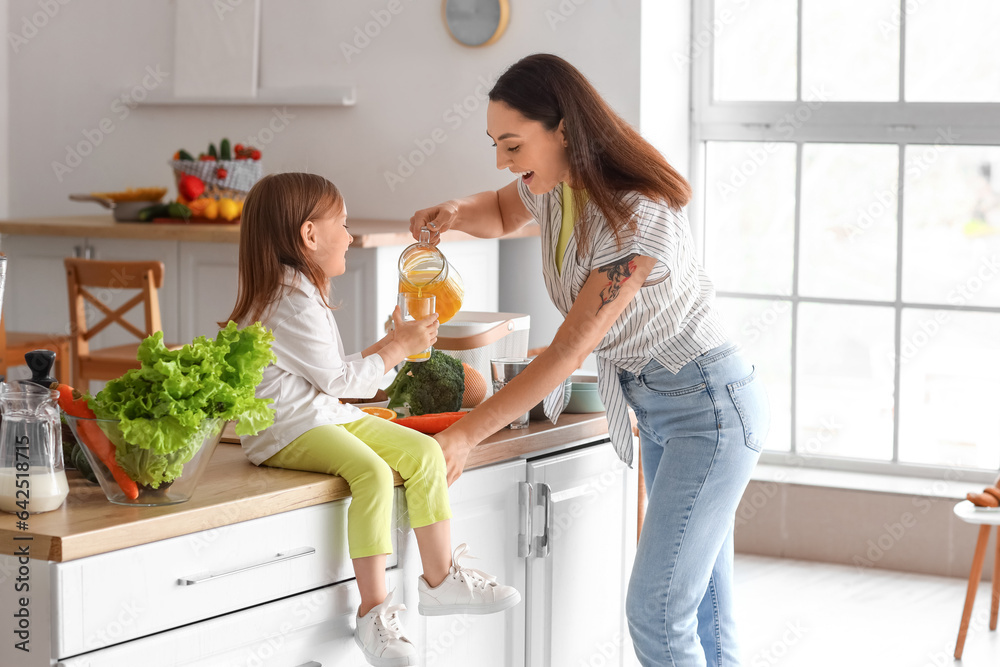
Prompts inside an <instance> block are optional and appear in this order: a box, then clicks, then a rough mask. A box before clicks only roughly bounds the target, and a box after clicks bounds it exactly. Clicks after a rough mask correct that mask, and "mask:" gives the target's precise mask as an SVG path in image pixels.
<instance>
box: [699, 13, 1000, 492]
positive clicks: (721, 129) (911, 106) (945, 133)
mask: <svg viewBox="0 0 1000 667" xmlns="http://www.w3.org/2000/svg"><path fill="white" fill-rule="evenodd" d="M906 3H907V0H900V2H899V12H900V26H899V48H900V58H899V100H900V101H896V102H827V101H810V100H803V99H802V29H803V26H802V5H803V0H797V2H796V12H797V17H796V31H797V35H796V98H797V99H796V100H794V101H780V102H760V101H752V102H736V101H722V102H720V101H716V100H715V99H713V97H712V96H713V91H714V78H713V75H714V55H715V36H716V34H717V33H716V32H715V30H714V29H713V26H715V25H716V24H715V23H714V16H715V1H714V0H701V1H699V0H692V2H691V42H690V46H691V52H690V54H689V61H688V62H689V65H690V76H691V91H690V94H691V98H690V99H691V135H690V156H691V157H690V161H691V163H690V172H689V173H690V174H691V181H692V186H693V196H692V199H691V203H690V204H689V218H690V220H691V226H692V231H693V233H694V236H695V240H696V243H697V245H698V248H699V252H700V254H701V259H702V261H703V262H704V261H705V259H706V248H705V242H704V240H705V236H706V235H705V229H706V224H708V221H707V220H706V219H705V197H706V187H707V182H706V181H707V176H706V171H705V170H706V160H705V153H706V146H707V143H708V142H710V141H723V142H728V141H732V142H737V141H742V142H781V143H791V144H794V145H795V151H796V157H795V165H796V169H795V199H796V200H795V212H794V231H793V259H792V293H791V294H790V295H788V294H753V293H745V292H732V291H719V292H718V296H720V297H727V298H729V297H731V298H739V299H759V300H764V301H783V302H787V303H789V304H790V305H791V327H792V330H791V340H792V346H791V350H789V355H790V372H791V378H790V382H791V385H790V389H791V423H790V424H789V426H790V428H791V449H790V451H788V452H777V451H767V450H765V451H764V452H763V453H762V455H761V462H762V463H771V464H779V465H786V466H806V467H811V468H820V469H827V470H843V471H849V472H864V473H880V474H892V475H905V476H911V477H925V478H942V477H945V478H949V479H954V480H961V481H968V482H992V481H993V480H994V478H995V476H996V471H989V470H981V469H973V468H960V467H955V466H945V465H929V464H917V463H905V462H900V460H899V432H900V424H899V416H900V409H899V408H900V391H899V389H900V374H901V346H902V326H901V324H902V315H903V309H904V308H906V309H915V310H923V309H926V310H933V311H942V310H943V311H960V312H988V313H996V314H1000V307H983V306H955V305H952V304H929V303H920V302H911V301H904V300H903V298H902V293H901V292H902V284H903V283H902V272H903V260H904V258H903V226H902V212H903V210H904V201H905V196H906V193H905V189H904V182H903V180H904V177H905V155H906V151H905V149H906V147H907V146H912V145H918V146H919V145H933V144H935V143H942V142H945V143H948V144H951V145H955V146H964V145H970V146H1000V123H998V122H997V121H996V119H998V118H1000V103H991V102H975V103H968V102H960V103H948V102H904V101H902V100H904V99H905V92H906V91H905V83H906ZM991 121H992V123H991ZM789 129H791V132H790V133H789ZM812 143H838V144H848V143H864V144H882V145H895V146H896V147H897V154H898V160H899V164H898V179H897V180H898V182H897V186H898V191H897V192H898V194H897V211H896V225H897V234H896V293H895V298H894V299H893V300H891V301H885V300H860V299H837V298H824V297H803V296H801V295H800V294H799V266H800V262H799V254H800V230H801V196H802V154H803V145H804V144H812ZM800 303H820V304H843V305H865V306H884V307H891V308H893V311H894V320H895V331H894V345H895V367H894V372H893V376H894V384H893V443H892V458H891V460H889V461H873V460H866V459H854V458H848V457H833V456H821V455H815V454H808V453H805V452H800V451H798V450H797V444H798V443H797V442H796V440H797V438H796V426H797V424H796V407H797V405H796V404H797V400H796V392H797V388H798V387H797V354H798V349H797V347H798V346H797V337H798V310H799V304H800ZM772 427H773V426H772Z"/></svg>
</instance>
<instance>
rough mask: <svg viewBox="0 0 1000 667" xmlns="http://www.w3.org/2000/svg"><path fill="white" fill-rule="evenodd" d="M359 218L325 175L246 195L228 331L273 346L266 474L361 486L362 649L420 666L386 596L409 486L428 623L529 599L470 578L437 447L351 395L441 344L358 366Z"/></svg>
mask: <svg viewBox="0 0 1000 667" xmlns="http://www.w3.org/2000/svg"><path fill="white" fill-rule="evenodd" d="M346 223H347V208H346V205H345V204H344V200H343V198H342V197H341V195H340V192H339V191H338V190H337V188H336V187H335V186H334V185H333V183H331V182H329V181H328V180H326V179H325V178H323V177H321V176H316V175H313V174H297V173H289V174H275V175H271V176H266V177H264V178H263V179H261V180H260V181H259V182H258V183H257V184H256V185H254V186H253V188H252V189H251V190H250V193H249V194H248V195H247V199H246V203H245V205H244V207H243V220H242V229H241V230H240V255H239V295H238V297H237V302H236V307H235V309H234V310H233V313H232V315H230V316H229V319H231V320H235V321H236V322H238V323H241V324H248V323H251V322H254V321H261V322H263V324H264V325H265V326H267V327H268V328H269V329H271V330H272V331H273V333H274V342H273V344H272V350H273V351H274V353H275V355H276V356H277V361H275V363H273V364H271V365H270V366H268V367H267V369H265V370H264V379H263V381H262V382H261V384H260V386H258V387H257V392H256V393H257V396H258V397H259V398H272V399H274V403H273V404H272V407H274V409H275V418H274V425H273V426H271V427H270V428H268V429H267V430H265V431H263V432H261V433H260V434H258V435H256V436H243V437H242V438H241V441H242V442H241V444H242V446H243V450H244V452H245V453H246V455H247V458H249V459H250V461H251V462H253V463H254V464H256V465H265V466H271V467H276V468H290V469H294V470H310V471H313V472H321V473H327V474H331V475H340V476H341V477H343V478H344V479H345V480H347V483H348V484H349V485H350V487H351V496H352V498H351V506H350V508H349V509H348V513H347V514H348V516H347V541H348V547H349V550H350V555H351V559H352V561H353V564H354V573H355V576H356V579H357V582H358V589H359V591H360V593H361V607H360V608H359V609H358V619H357V627H356V630H355V633H354V638H355V641H356V642H357V644H358V646H359V647H360V648H361V650H362V651H363V652H364V655H365V659H366V660H367V661H368V662H369V663H370V664H372V665H378V666H380V667H395V666H397V665H415V664H417V653H416V649H415V648H414V646H413V644H412V643H411V642H410V640H409V639H407V638H406V636H405V634H404V633H403V629H402V627H401V626H400V621H399V617H398V612H399V611H401V610H402V609H404V607H403V606H402V605H391V604H390V602H391V600H392V593H391V592H388V593H387V592H386V585H385V560H386V559H385V557H386V554H389V553H391V552H392V542H391V536H390V531H391V526H392V496H393V476H392V471H393V470H396V471H398V472H399V474H400V476H401V477H403V480H404V486H405V488H406V502H407V509H408V512H409V519H410V525H411V526H412V527H413V532H414V533H415V535H416V537H417V546H418V548H419V549H420V559H421V563H422V564H423V568H424V573H423V575H422V576H421V577H420V578H419V580H418V582H417V589H418V591H419V596H420V602H419V611H420V613H421V614H426V615H442V614H457V613H469V614H488V613H493V612H497V611H502V610H504V609H507V608H509V607H512V606H514V605H515V604H517V603H518V602H519V601H520V599H521V596H520V593H518V592H517V591H516V590H515V589H514V588H511V587H510V586H502V585H500V584H498V583H496V582H495V580H494V579H493V578H492V577H489V576H488V575H485V576H484V575H483V574H482V573H480V572H479V571H477V570H471V569H468V568H464V567H462V565H461V564H460V562H459V560H460V558H461V556H462V555H463V554H464V553H465V552H466V548H465V545H464V544H463V545H459V547H458V548H457V549H456V550H455V555H454V556H452V554H451V532H450V531H451V522H450V521H449V519H450V518H451V507H450V505H449V501H448V485H447V480H446V472H445V463H444V458H443V457H442V455H441V449H440V447H438V444H437V443H436V442H435V441H434V440H433V439H432V438H430V437H429V436H425V435H423V434H421V433H417V432H416V431H413V430H411V429H408V428H406V427H404V426H400V425H398V424H394V423H392V422H389V421H386V420H384V419H381V418H379V417H373V416H370V415H366V414H365V413H364V412H362V411H360V410H359V409H358V408H356V407H354V406H353V405H349V404H342V403H340V401H339V400H338V398H340V397H344V396H372V395H374V394H375V392H376V390H377V389H378V386H379V381H380V380H381V379H382V377H383V376H384V375H385V374H386V373H387V372H388V371H389V370H390V369H392V368H393V367H394V366H395V365H396V364H398V363H400V362H401V361H403V358H404V357H406V356H407V355H411V354H416V353H417V352H419V351H421V350H424V349H426V348H427V347H428V346H430V345H432V344H433V343H434V341H435V340H437V329H438V324H437V316H436V315H434V316H431V317H428V318H425V319H422V320H418V321H412V322H405V321H403V319H402V318H401V316H400V313H399V309H398V308H397V309H396V310H395V312H394V313H393V321H394V323H395V330H394V331H393V332H391V333H390V334H389V335H387V336H386V337H385V338H383V339H382V340H380V341H378V342H377V343H375V344H374V345H372V346H371V347H369V348H368V349H366V350H365V351H364V352H360V353H358V354H353V355H350V356H347V355H345V354H344V346H343V343H342V342H341V339H340V334H339V332H338V330H337V323H336V321H335V320H334V317H333V310H332V308H331V307H330V302H329V296H330V295H329V289H330V278H333V277H335V276H339V275H341V274H343V273H344V271H345V270H346V254H347V249H348V247H349V246H350V245H351V241H352V240H353V239H352V237H351V234H350V232H348V231H347V224H346Z"/></svg>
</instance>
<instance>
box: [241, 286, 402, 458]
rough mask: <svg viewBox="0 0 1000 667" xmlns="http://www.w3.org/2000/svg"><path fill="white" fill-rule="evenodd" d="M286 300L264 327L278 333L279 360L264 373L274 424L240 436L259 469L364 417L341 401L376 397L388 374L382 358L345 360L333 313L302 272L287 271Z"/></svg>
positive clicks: (260, 389) (260, 390) (263, 389)
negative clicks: (307, 438) (298, 442)
mask: <svg viewBox="0 0 1000 667" xmlns="http://www.w3.org/2000/svg"><path fill="white" fill-rule="evenodd" d="M283 284H284V287H283V288H282V290H283V292H282V295H281V297H280V298H279V299H278V302H277V303H276V304H275V305H274V307H273V308H272V310H271V312H270V313H269V314H268V315H267V316H266V317H265V319H264V320H262V324H263V325H264V326H266V327H267V328H268V329H271V331H273V332H274V343H272V345H271V350H272V351H273V352H274V354H275V356H277V360H276V361H275V362H274V363H273V364H271V365H270V366H268V367H267V368H265V369H264V379H263V381H261V383H260V384H259V385H257V391H256V395H257V398H273V399H274V402H273V403H272V404H271V407H272V408H274V409H275V415H274V425H273V426H271V427H270V428H268V429H266V430H264V431H262V432H260V433H258V434H257V435H244V436H241V437H240V443H241V444H242V446H243V451H244V453H245V454H246V455H247V458H248V459H250V461H251V462H253V463H254V464H255V465H260V464H261V463H263V462H264V461H266V460H267V459H269V458H271V457H272V456H274V455H275V454H276V453H278V451H280V450H281V449H282V448H283V447H284V446H285V445H287V444H288V443H290V442H291V441H292V440H294V439H295V438H297V437H299V436H300V435H302V434H303V433H305V432H306V431H309V430H310V429H313V428H315V427H317V426H322V425H324V424H347V423H350V422H352V421H355V420H357V419H360V418H361V417H363V416H364V413H363V412H361V411H360V410H359V409H357V408H356V407H354V406H353V405H348V404H343V403H341V402H340V401H338V400H337V399H338V397H342V396H347V397H353V398H365V397H368V396H374V395H375V392H376V391H378V388H379V382H380V381H381V380H382V377H383V376H384V375H385V364H384V362H383V361H382V357H381V356H379V355H378V354H372V355H369V356H367V357H365V358H362V357H361V353H360V352H359V353H357V354H352V355H350V356H345V355H344V343H343V341H342V340H341V338H340V332H339V331H338V330H337V322H336V320H334V317H333V311H332V310H330V309H329V308H327V307H326V306H325V305H323V301H322V297H321V295H320V293H319V290H317V289H316V286H315V285H313V284H312V282H311V281H310V280H309V279H308V278H307V277H306V276H305V275H303V274H302V273H299V272H298V271H295V270H292V269H286V272H285V278H284V281H283Z"/></svg>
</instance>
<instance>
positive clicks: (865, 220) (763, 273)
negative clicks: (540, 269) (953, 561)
mask: <svg viewBox="0 0 1000 667" xmlns="http://www.w3.org/2000/svg"><path fill="white" fill-rule="evenodd" d="M692 6H693V33H692V53H691V60H690V63H691V68H692V103H693V133H692V141H693V143H692V155H693V169H692V175H693V181H694V185H695V191H696V197H695V201H694V202H693V203H692V207H691V210H692V220H693V221H694V223H695V228H696V232H697V233H698V234H699V235H700V238H701V240H702V241H703V243H702V245H703V247H704V250H705V263H706V267H707V269H708V271H709V274H710V275H711V276H712V278H713V280H714V281H715V284H716V287H717V289H718V293H719V304H720V307H721V309H722V312H723V316H724V317H725V319H726V320H727V324H728V326H729V329H730V332H731V333H732V335H733V336H734V338H736V339H737V340H739V341H740V342H741V343H743V345H744V346H745V347H746V349H747V350H748V353H749V354H750V355H751V357H752V358H753V360H754V361H755V362H756V364H757V366H758V368H759V372H760V374H761V375H762V376H763V377H764V379H765V381H766V383H767V386H768V390H769V393H770V397H771V404H772V429H771V435H770V438H769V442H768V445H767V452H766V453H765V460H770V461H786V462H788V461H795V462H800V463H801V462H806V463H807V464H809V465H817V466H823V467H842V468H847V469H855V470H882V471H895V472H901V473H907V474H917V475H926V476H939V475H941V474H942V471H944V470H955V471H963V478H965V479H976V478H980V477H981V478H982V479H987V478H988V479H991V480H992V477H993V475H995V472H996V471H997V469H1000V49H998V48H996V43H997V39H996V37H997V31H998V30H1000V2H996V1H995V0H963V1H962V2H958V3H955V2H947V1H945V0H840V1H839V2H830V1H829V0H715V2H714V6H713V3H712V2H701V1H700V0H699V1H697V2H693V3H692ZM975 471H979V472H978V474H977V473H976V472H975ZM987 471H990V472H987Z"/></svg>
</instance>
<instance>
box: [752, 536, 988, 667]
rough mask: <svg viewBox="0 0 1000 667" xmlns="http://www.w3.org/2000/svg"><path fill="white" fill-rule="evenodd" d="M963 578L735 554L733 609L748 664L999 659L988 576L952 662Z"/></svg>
mask: <svg viewBox="0 0 1000 667" xmlns="http://www.w3.org/2000/svg"><path fill="white" fill-rule="evenodd" d="M991 551H992V549H991ZM991 556H992V554H991ZM966 584H967V582H966V581H963V580H960V579H952V578H945V577H931V576H926V575H918V574H907V573H901V572H890V571H885V570H874V569H863V570H862V569H859V568H855V567H851V566H846V565H829V564H825V563H810V562H804V561H795V560H786V559H780V558H765V557H761V556H746V555H737V557H736V588H737V599H736V605H737V608H736V613H737V616H738V619H739V623H740V626H739V632H740V638H741V641H742V645H743V655H744V666H745V667H774V666H778V665H782V666H787V667H848V666H849V667H883V666H885V667H941V666H942V665H948V666H954V665H961V666H962V667H993V666H997V665H1000V636H998V632H990V630H989V612H990V607H989V605H990V582H989V581H983V582H982V583H980V586H979V596H978V598H977V599H976V605H975V607H974V608H973V612H972V623H971V626H970V630H969V634H968V638H967V640H966V644H965V654H964V655H963V659H962V661H961V662H956V661H955V660H954V659H953V658H952V653H953V652H954V650H955V639H956V636H957V634H958V625H959V621H960V620H961V614H962V606H963V604H964V601H965V590H966Z"/></svg>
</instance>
